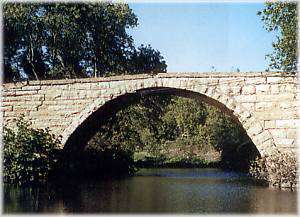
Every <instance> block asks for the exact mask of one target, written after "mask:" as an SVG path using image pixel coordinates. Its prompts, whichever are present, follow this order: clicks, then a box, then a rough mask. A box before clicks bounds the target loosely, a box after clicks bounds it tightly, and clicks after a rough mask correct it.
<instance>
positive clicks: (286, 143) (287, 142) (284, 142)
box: [274, 138, 295, 147]
mask: <svg viewBox="0 0 300 217" xmlns="http://www.w3.org/2000/svg"><path fill="white" fill-rule="evenodd" d="M274 140H275V144H276V146H278V147H294V146H295V139H285V138H274Z"/></svg>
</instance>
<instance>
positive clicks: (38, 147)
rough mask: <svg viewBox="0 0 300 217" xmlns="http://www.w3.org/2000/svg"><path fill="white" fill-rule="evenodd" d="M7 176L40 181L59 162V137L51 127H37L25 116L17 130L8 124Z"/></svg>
mask: <svg viewBox="0 0 300 217" xmlns="http://www.w3.org/2000/svg"><path fill="white" fill-rule="evenodd" d="M3 143H4V146H3V167H4V169H3V177H4V181H5V182H9V183H18V184H21V185H23V184H40V183H43V182H45V181H46V180H47V179H48V175H49V173H50V171H52V170H53V169H54V167H55V164H56V162H57V161H58V154H59V140H58V139H56V138H55V136H54V135H53V134H51V133H49V130H48V129H46V130H36V129H32V128H31V127H30V124H29V123H28V122H26V121H24V119H20V120H18V122H17V128H16V130H13V129H11V128H7V127H4V132H3Z"/></svg>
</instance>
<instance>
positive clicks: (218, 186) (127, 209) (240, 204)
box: [3, 168, 297, 214]
mask: <svg viewBox="0 0 300 217" xmlns="http://www.w3.org/2000/svg"><path fill="white" fill-rule="evenodd" d="M3 193H4V213H81V214H84V213H98V214H101V213H127V214H128V213H140V214H142V213H155V214H159V213H198V214H205V213H213V214H218V213H219V214H220V213H240V214H242V213H248V214H255V213H272V214H275V213H289V214H296V212H297V193H296V192H291V191H283V190H278V189H271V188H268V187H264V186H258V185H255V184H254V183H253V182H252V181H251V180H250V179H249V178H248V177H247V176H246V175H244V174H241V173H236V172H228V171H222V170H220V169H210V168H208V169H200V168H196V169H165V168H160V169H141V170H140V171H139V172H138V173H137V174H136V175H134V176H133V177H127V178H122V179H110V180H108V179H106V180H101V181H95V180H94V181H91V180H90V181H88V180H87V181H85V182H80V183H78V182H75V181H74V182H73V184H72V183H70V184H68V185H65V186H63V187H60V188H57V187H55V188H53V187H52V188H51V187H48V188H47V190H45V189H42V188H28V187H27V188H25V187H23V188H20V187H15V186H12V185H7V184H5V185H4V191H3Z"/></svg>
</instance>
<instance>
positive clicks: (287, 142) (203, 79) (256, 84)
mask: <svg viewBox="0 0 300 217" xmlns="http://www.w3.org/2000/svg"><path fill="white" fill-rule="evenodd" d="M151 87H170V88H179V89H182V90H191V91H195V92H198V93H201V94H204V95H206V96H208V97H210V98H212V99H215V100H218V101H219V102H221V103H223V104H224V105H225V106H226V107H227V108H228V109H230V110H232V112H233V114H234V115H235V116H236V117H237V118H238V119H239V121H240V122H241V123H242V125H243V126H244V128H245V129H246V131H247V133H248V135H249V136H250V138H251V139H252V141H253V142H254V144H256V146H257V147H258V149H259V151H260V152H261V154H262V155H264V154H268V153H270V152H272V151H274V150H281V151H286V150H292V151H295V147H296V134H297V126H299V124H300V118H299V117H300V116H299V114H298V112H297V111H298V109H299V99H300V91H299V84H298V79H297V77H296V76H292V75H290V76H288V75H285V76H283V75H281V74H278V73H266V72H263V73H253V72H252V73H250V72H249V73H164V74H158V75H156V76H150V75H145V74H141V75H132V76H129V75H127V76H114V77H107V78H86V79H70V80H45V81H30V82H18V83H6V84H3V86H2V103H1V107H0V108H1V111H2V112H3V120H4V125H13V124H14V122H15V119H16V118H17V117H18V116H20V115H21V114H24V115H25V117H26V119H28V120H30V121H31V122H32V125H33V127H36V128H46V127H49V128H50V130H51V131H52V132H53V133H55V134H56V135H61V136H62V143H63V144H64V143H65V142H66V141H67V139H68V137H69V136H70V135H71V133H72V132H73V131H74V130H75V129H76V127H77V126H78V125H79V124H80V123H82V122H83V121H84V120H85V119H86V118H87V117H88V116H89V115H90V114H92V113H93V112H94V111H96V110H97V109H99V108H100V107H101V105H103V104H104V103H105V102H107V101H109V100H111V99H113V98H115V97H117V96H120V95H122V94H124V93H132V92H135V91H136V90H139V89H143V88H151Z"/></svg>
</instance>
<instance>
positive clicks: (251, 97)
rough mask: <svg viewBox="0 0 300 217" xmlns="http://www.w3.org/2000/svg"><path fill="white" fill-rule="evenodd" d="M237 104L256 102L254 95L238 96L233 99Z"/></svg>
mask: <svg viewBox="0 0 300 217" xmlns="http://www.w3.org/2000/svg"><path fill="white" fill-rule="evenodd" d="M234 98H235V99H236V101H237V102H241V103H242V102H256V101H257V99H256V95H239V96H235V97H234Z"/></svg>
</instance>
